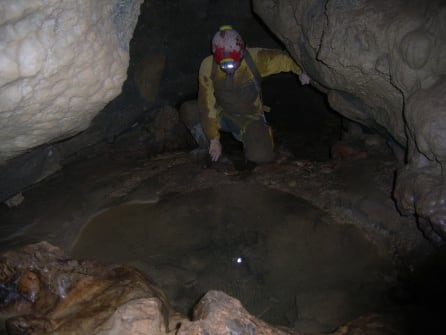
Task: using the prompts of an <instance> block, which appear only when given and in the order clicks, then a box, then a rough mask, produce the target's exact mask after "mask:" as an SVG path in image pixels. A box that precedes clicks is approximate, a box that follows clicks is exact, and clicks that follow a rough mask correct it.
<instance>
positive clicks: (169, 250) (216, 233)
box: [0, 77, 445, 333]
mask: <svg viewBox="0 0 446 335" xmlns="http://www.w3.org/2000/svg"><path fill="white" fill-rule="evenodd" d="M290 78H291V77H285V78H284V80H285V81H288V82H286V83H285V84H284V85H277V82H276V83H275V82H266V83H265V86H266V87H265V88H266V92H267V94H265V99H266V100H268V104H269V105H270V106H272V107H273V110H275V111H276V112H274V113H272V115H270V116H268V118H269V119H270V121H271V124H272V125H273V129H274V130H275V135H276V136H275V137H276V140H277V141H276V151H277V153H278V158H277V159H276V161H275V162H273V163H270V164H264V165H257V166H246V165H244V163H243V154H242V150H241V146H240V144H239V143H237V142H235V141H234V140H233V139H232V138H231V136H223V138H222V139H223V145H224V150H225V157H224V159H222V160H221V162H218V163H210V162H209V161H208V160H203V159H199V158H198V157H197V156H196V155H193V154H191V153H190V152H189V151H176V152H168V153H163V154H159V155H155V156H154V155H151V156H149V155H148V152H147V146H146V144H144V143H143V142H141V141H140V139H141V138H142V137H144V134H143V133H144V132H145V131H146V130H145V128H144V126H143V125H140V126H136V127H133V128H132V129H130V130H129V131H128V132H127V133H124V134H122V135H121V136H119V137H118V138H117V139H116V140H115V142H114V143H101V144H98V145H96V146H94V147H90V148H88V149H86V150H85V151H84V152H80V153H78V157H77V159H75V160H73V162H72V163H70V164H68V165H66V166H64V168H63V169H62V170H60V171H59V172H58V173H56V174H55V175H53V176H52V177H50V178H47V179H46V180H44V181H42V182H40V183H39V184H36V185H34V186H32V187H30V188H29V189H27V190H26V191H24V192H23V196H24V200H23V202H22V203H21V204H20V205H19V206H17V207H12V208H8V207H6V206H5V205H2V206H0V232H1V235H0V251H4V250H8V249H11V248H15V247H20V246H23V245H26V244H29V243H33V242H38V241H42V240H46V241H48V242H50V243H52V244H54V245H57V246H59V247H61V248H62V249H63V250H64V251H65V252H66V253H67V254H68V255H71V256H72V257H74V258H79V259H94V260H98V261H101V262H107V263H110V262H111V263H128V264H131V265H133V266H136V267H138V268H140V269H141V270H143V271H144V272H146V273H147V274H148V275H150V276H151V277H152V278H153V279H154V280H155V282H157V283H159V285H160V286H161V288H162V289H163V290H164V291H165V292H166V295H167V297H168V299H169V301H170V302H171V303H172V305H173V306H174V307H175V308H176V309H177V310H178V311H180V312H182V313H187V312H188V311H189V309H190V308H191V307H193V305H194V303H195V302H196V301H197V300H198V299H199V298H200V297H201V295H202V294H203V293H205V292H206V291H207V290H209V289H221V290H223V291H225V292H226V293H229V294H231V295H233V296H235V297H237V298H238V299H239V300H241V302H242V303H243V305H244V306H245V307H246V308H247V309H248V311H249V312H251V313H252V314H254V315H256V316H258V317H260V318H262V319H264V320H266V321H268V322H271V323H273V324H281V325H285V326H291V327H296V328H297V329H298V330H301V331H306V332H320V331H324V332H328V331H331V330H333V329H334V328H335V327H337V326H340V325H341V324H343V323H345V322H346V321H348V320H351V319H353V318H355V317H357V316H359V315H361V314H365V313H368V312H384V313H387V312H389V313H392V314H393V311H394V310H395V308H396V309H397V310H398V311H399V310H400V309H407V307H408V306H410V310H411V311H412V310H413V303H414V294H415V293H417V294H418V293H419V291H418V287H416V288H413V287H412V288H410V287H409V288H407V286H408V285H407V283H409V286H410V284H413V283H414V281H413V280H412V277H414V276H415V275H414V274H415V273H416V272H417V271H416V269H417V268H421V269H422V270H421V272H422V273H425V272H426V268H422V267H421V266H422V265H420V264H424V263H425V259H427V258H429V257H430V255H431V254H432V253H433V248H432V247H431V245H430V244H429V243H428V242H427V241H426V240H425V239H424V238H423V237H422V236H421V234H420V233H419V231H418V230H417V227H416V223H415V221H414V219H413V218H411V217H402V216H400V215H399V213H398V211H397V210H396V208H395V204H394V202H393V200H392V196H391V193H392V186H393V179H394V172H395V170H396V169H397V167H398V166H399V163H398V161H397V160H396V159H395V158H394V156H393V154H392V153H391V151H390V150H389V149H387V147H386V145H385V143H384V142H382V141H381V142H379V140H378V142H377V141H376V137H375V138H373V136H372V137H371V138H372V141H368V142H367V141H363V140H361V141H359V142H357V143H350V144H349V145H348V146H347V147H345V148H344V149H349V148H351V149H354V150H353V153H354V154H353V155H351V153H349V152H348V151H349V150H347V154H346V155H344V154H342V149H343V147H342V146H341V147H340V149H341V152H340V156H338V159H332V158H331V157H330V156H329V152H330V147H332V146H333V144H335V143H336V141H338V138H339V129H340V125H339V119H338V117H337V116H333V115H331V114H329V113H328V112H327V109H326V106H324V104H323V102H321V100H320V98H319V97H318V96H317V95H315V93H314V91H312V90H310V89H308V88H304V91H301V93H299V94H300V97H301V98H300V99H296V94H295V91H288V90H292V89H293V88H292V85H291V84H290V82H289V80H290ZM292 80H293V81H294V82H295V80H294V79H292ZM268 85H270V86H273V87H280V88H281V89H280V90H273V91H271V90H268V87H267V86H268ZM268 92H269V94H268ZM279 93H281V94H279ZM295 110H299V111H301V112H302V111H306V110H307V111H308V113H306V114H304V113H300V114H299V113H292V111H295ZM280 111H283V113H280ZM290 115H292V116H293V117H294V119H292V120H290ZM302 115H303V116H302ZM278 125H280V127H279V126H278ZM276 126H277V127H276ZM344 153H345V152H344ZM358 153H359V154H358ZM438 268H439V267H438V262H437V263H434V265H433V266H430V267H428V268H427V269H428V270H429V271H430V273H431V276H428V278H427V280H421V283H422V284H421V287H422V290H423V291H422V294H421V295H420V296H422V297H425V296H428V297H434V298H435V299H434V300H435V301H436V302H437V301H438V303H439V304H441V303H442V301H441V297H442V296H444V295H439V296H438V297H437V295H436V293H437V292H438V290H437V288H438V287H443V286H444V285H442V284H441V278H444V277H445V276H443V275H442V276H438V275H437V272H435V271H433V272H432V271H431V270H432V269H434V270H435V269H438ZM429 271H428V272H429ZM407 278H409V279H407ZM412 286H413V285H412ZM426 288H428V289H427V292H428V293H431V294H430V295H429V294H428V295H426V294H425V293H426ZM414 290H415V291H414ZM414 292H415V293H414ZM421 300H423V299H421ZM423 301H424V300H423ZM424 302H425V303H426V301H424ZM430 302H431V300H428V302H427V303H430ZM440 310H441V309H440ZM437 311H438V310H437ZM415 313H416V315H417V318H412V317H411V316H409V319H413V320H421V321H420V325H421V327H424V325H425V322H424V321H423V320H424V319H423V318H420V314H423V313H424V314H426V315H427V319H429V318H430V319H432V318H435V315H436V313H434V312H432V309H424V308H421V307H420V308H419V307H415ZM437 313H438V312H437ZM405 315H407V313H406V314H405ZM414 329H415V328H414ZM422 329H424V330H425V328H422ZM0 333H1V330H0Z"/></svg>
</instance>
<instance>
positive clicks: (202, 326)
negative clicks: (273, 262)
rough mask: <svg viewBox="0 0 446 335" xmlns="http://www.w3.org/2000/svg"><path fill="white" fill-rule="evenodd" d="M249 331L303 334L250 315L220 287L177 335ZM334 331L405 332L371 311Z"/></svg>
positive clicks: (337, 334)
mask: <svg viewBox="0 0 446 335" xmlns="http://www.w3.org/2000/svg"><path fill="white" fill-rule="evenodd" d="M200 334H213V335H220V334H221V335H225V334H250V335H300V334H303V333H300V332H298V331H296V330H294V329H290V328H285V327H273V326H271V325H269V324H267V323H266V322H263V321H262V320H259V319H257V318H256V317H254V316H252V315H250V314H249V313H248V312H247V311H246V310H245V309H244V308H243V306H242V305H241V303H240V301H238V300H237V299H235V298H232V297H230V296H228V295H226V294H225V293H223V292H221V291H209V292H208V293H206V295H205V296H204V297H203V298H202V299H201V300H200V301H199V303H198V304H197V305H196V306H195V308H194V321H193V322H185V323H183V324H182V325H181V327H180V329H179V330H178V333H177V335H200ZM332 334H333V335H347V334H350V335H354V334H355V335H360V334H362V335H385V334H389V335H390V334H392V335H397V334H403V333H402V332H401V330H400V329H398V328H397V327H395V326H394V325H391V324H389V323H388V322H387V321H386V320H384V318H383V317H381V316H378V315H369V316H365V317H361V318H358V319H356V320H354V321H352V322H350V323H348V324H347V325H345V326H343V327H340V328H339V329H338V330H337V331H335V332H333V333H332Z"/></svg>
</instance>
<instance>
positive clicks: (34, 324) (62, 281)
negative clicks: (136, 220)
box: [0, 242, 170, 335]
mask: <svg viewBox="0 0 446 335" xmlns="http://www.w3.org/2000/svg"><path fill="white" fill-rule="evenodd" d="M0 297H1V299H0V315H1V316H2V317H7V318H8V319H7V321H6V327H7V330H8V334H36V335H37V334H98V335H99V334H101V335H104V334H153V335H155V334H156V335H158V334H164V333H166V332H167V321H168V318H169V313H170V308H169V306H168V305H167V302H166V301H165V298H164V295H163V293H162V292H161V291H160V290H159V289H158V288H157V287H156V286H155V285H154V284H153V282H152V281H151V280H150V279H149V278H148V277H146V276H145V275H143V274H142V273H141V272H139V271H137V270H136V269H134V268H132V267H128V266H119V265H117V266H104V265H100V264H97V263H94V262H89V261H83V262H81V261H77V260H73V259H69V258H68V257H67V256H66V255H65V254H64V253H63V251H62V250H61V249H59V248H57V247H55V246H53V245H51V244H49V243H46V242H40V243H37V244H31V245H28V246H26V247H24V248H22V249H20V250H17V251H9V252H6V253H4V254H2V255H1V256H0Z"/></svg>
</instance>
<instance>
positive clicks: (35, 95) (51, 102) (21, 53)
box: [0, 0, 142, 164]
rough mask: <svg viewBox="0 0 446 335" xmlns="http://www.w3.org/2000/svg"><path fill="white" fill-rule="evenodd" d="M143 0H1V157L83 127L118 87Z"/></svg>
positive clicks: (5, 158) (125, 67)
mask: <svg viewBox="0 0 446 335" xmlns="http://www.w3.org/2000/svg"><path fill="white" fill-rule="evenodd" d="M141 3H142V0H112V1H94V0H82V1H75V2H73V1H57V0H35V1H24V0H20V1H11V0H7V1H2V2H1V3H0V35H1V36H2V37H1V39H0V164H1V163H3V162H4V161H5V160H7V159H10V158H12V157H15V156H17V155H19V154H21V153H23V152H25V151H27V150H29V149H30V148H33V147H36V146H39V145H41V144H44V143H48V142H52V141H56V140H61V139H64V138H67V137H69V136H72V135H75V134H77V133H79V132H81V131H83V130H85V129H86V128H87V127H88V126H89V124H90V121H91V120H92V119H93V117H94V116H95V115H96V114H97V113H98V112H99V111H100V110H101V109H102V108H103V107H104V106H105V104H106V103H108V102H109V101H110V100H111V99H113V98H114V97H116V96H117V95H118V94H119V93H120V92H121V87H122V84H123V82H124V80H125V78H126V75H127V67H128V64H129V41H130V39H131V37H132V34H133V29H134V27H135V25H136V21H137V18H138V15H139V7H140V4H141Z"/></svg>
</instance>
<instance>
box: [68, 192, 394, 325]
mask: <svg viewBox="0 0 446 335" xmlns="http://www.w3.org/2000/svg"><path fill="white" fill-rule="evenodd" d="M73 255H74V257H76V258H81V259H94V260H98V261H101V262H107V263H127V264H131V265H134V266H136V267H138V268H140V269H141V270H143V271H145V272H146V273H148V274H149V275H150V276H151V277H153V279H154V280H155V281H156V282H157V283H159V285H160V286H161V287H162V288H163V289H164V291H165V292H166V294H167V296H168V299H169V301H170V302H171V303H172V304H173V306H174V307H175V308H176V309H177V310H179V311H180V312H182V313H184V314H187V313H188V312H189V309H190V308H192V307H193V305H194V303H195V302H196V301H197V300H198V299H199V298H201V296H202V295H203V294H204V293H206V292H207V291H208V290H211V289H214V290H215V289H216V290H222V291H224V292H226V293H227V294H229V295H232V296H234V297H236V298H237V299H239V300H240V301H241V302H242V304H243V305H244V306H245V307H246V308H247V310H248V311H249V312H250V313H252V314H253V315H256V316H258V317H260V318H262V319H264V320H265V321H267V322H270V323H272V324H279V325H284V326H289V327H295V328H297V329H299V330H302V331H307V330H311V331H330V330H333V329H335V328H336V327H337V326H339V325H340V324H343V323H345V322H347V321H349V320H352V319H354V318H356V317H358V316H360V315H364V314H366V313H369V312H379V311H382V310H383V309H385V308H388V305H389V301H388V297H387V290H388V289H389V287H390V286H391V285H393V284H394V283H393V281H394V275H395V274H394V272H393V270H392V268H393V265H392V264H391V262H390V261H389V260H388V259H386V258H384V257H383V256H382V255H380V254H379V252H378V251H377V250H376V247H375V246H374V245H373V244H371V243H370V242H369V241H368V240H367V239H366V238H365V237H364V235H363V233H361V232H360V230H359V229H358V228H356V227H354V226H352V225H348V224H342V223H339V222H336V221H335V220H334V219H333V218H332V217H331V216H330V215H328V214H327V213H326V212H324V211H323V210H321V209H318V208H316V207H314V206H312V205H311V204H310V203H309V202H307V201H306V200H303V199H301V198H299V197H296V196H294V195H292V194H289V193H286V192H281V191H277V190H272V189H269V188H267V187H264V186H260V185H246V184H233V185H221V186H219V187H218V188H208V189H203V190H199V191H194V192H190V193H187V194H180V195H173V196H170V197H167V198H165V199H163V200H161V201H159V202H157V203H139V204H138V203H131V204H123V205H121V206H117V207H114V208H111V209H108V210H106V211H104V212H102V213H100V214H98V215H97V216H95V217H94V218H93V219H92V220H91V221H90V222H88V223H87V224H86V225H85V226H84V227H83V229H82V231H81V233H80V235H79V237H78V239H77V241H76V243H75V245H74V247H73Z"/></svg>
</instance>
